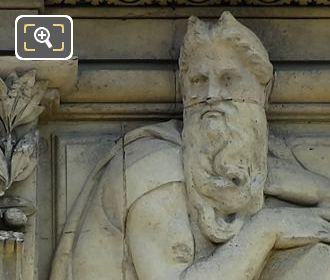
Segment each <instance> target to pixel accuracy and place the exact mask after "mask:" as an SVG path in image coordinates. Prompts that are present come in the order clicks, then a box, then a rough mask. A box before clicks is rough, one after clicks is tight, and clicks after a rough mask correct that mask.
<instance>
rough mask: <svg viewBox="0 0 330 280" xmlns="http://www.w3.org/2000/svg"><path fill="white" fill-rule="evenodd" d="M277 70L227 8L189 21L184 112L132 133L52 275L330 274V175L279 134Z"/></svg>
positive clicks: (108, 165) (110, 159) (147, 278)
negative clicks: (272, 125) (268, 110)
mask: <svg viewBox="0 0 330 280" xmlns="http://www.w3.org/2000/svg"><path fill="white" fill-rule="evenodd" d="M272 80H273V67H272V65H271V63H270V62H269V58H268V54H267V52H266V50H265V49H264V47H263V45H262V43H261V42H260V41H259V39H258V38H257V37H256V36H255V35H254V34H253V33H252V32H251V31H250V30H248V29H247V28H246V27H244V26H243V25H241V24H240V23H239V22H237V21H236V20H235V19H234V18H233V17H232V16H231V14H230V13H228V12H225V13H224V14H223V15H222V16H221V18H220V20H219V21H218V22H217V23H216V24H214V25H213V24H209V23H205V22H202V21H200V20H199V19H197V18H194V17H192V18H190V19H189V22H188V31H187V34H186V37H185V40H184V45H183V47H182V50H181V56H180V81H181V91H182V95H183V104H184V116H183V131H182V137H181V123H180V122H179V121H173V120H172V121H169V122H166V123H160V124H155V125H151V126H146V127H142V128H139V129H136V130H133V131H131V132H129V133H127V134H126V135H125V136H124V137H123V138H122V140H121V141H119V142H118V143H117V144H116V145H115V146H114V147H113V149H112V152H111V154H110V155H107V156H106V157H105V158H104V159H103V160H102V161H101V162H100V163H99V164H98V165H97V166H96V167H95V169H94V171H93V172H92V174H91V175H90V176H89V179H88V180H87V182H86V184H85V185H84V187H83V189H82V191H81V193H80V194H79V196H78V198H77V200H76V202H75V204H74V206H73V208H72V209H71V212H70V215H69V217H68V219H67V223H66V225H65V226H64V228H63V233H62V236H61V239H60V242H59V244H58V248H57V250H56V254H55V257H54V261H53V266H52V272H51V276H50V279H51V280H69V279H70V280H71V279H81V280H85V279H86V280H87V279H115V280H118V279H125V280H128V279H130V280H132V279H136V280H137V279H139V280H153V279H157V280H161V279H164V280H165V279H166V280H170V279H171V280H172V279H178V280H179V279H181V280H183V279H184V280H192V279H194V280H195V279H196V280H200V279H210V280H211V279H225V280H257V279H260V280H265V279H268V280H275V279H283V280H298V279H299V280H302V279H320V280H321V279H322V280H323V279H324V280H327V279H330V269H329V263H330V248H329V247H328V245H325V244H322V243H330V223H329V221H330V208H329V207H330V180H329V179H328V178H327V177H325V176H321V175H319V174H316V173H313V172H312V171H309V170H307V169H306V168H305V167H304V166H303V165H301V164H300V163H299V161H298V160H297V159H296V157H295V155H294V153H293V152H292V151H291V150H290V148H288V147H287V145H286V143H285V142H284V141H283V140H281V139H278V138H276V137H273V136H269V137H268V129H267V120H266V115H265V106H267V101H268V95H269V94H270V91H271V86H272Z"/></svg>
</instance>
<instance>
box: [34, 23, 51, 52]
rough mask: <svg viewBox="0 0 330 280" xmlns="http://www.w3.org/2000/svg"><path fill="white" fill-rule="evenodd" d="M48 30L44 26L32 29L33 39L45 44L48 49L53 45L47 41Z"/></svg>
mask: <svg viewBox="0 0 330 280" xmlns="http://www.w3.org/2000/svg"><path fill="white" fill-rule="evenodd" d="M49 37H50V32H49V30H48V29H47V28H46V27H38V28H37V29H36V30H35V31H34V39H35V40H36V41H37V42H38V43H41V44H44V43H45V44H46V45H47V47H48V48H49V49H51V48H52V47H53V45H52V43H51V42H50V41H49Z"/></svg>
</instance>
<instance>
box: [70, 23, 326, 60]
mask: <svg viewBox="0 0 330 280" xmlns="http://www.w3.org/2000/svg"><path fill="white" fill-rule="evenodd" d="M241 21H242V22H243V23H244V24H246V25H247V26H249V27H250V28H251V29H252V30H253V31H254V32H255V33H256V34H257V35H258V36H259V37H260V39H261V41H262V42H263V44H264V45H265V47H266V49H267V50H268V51H269V54H270V58H271V60H275V61H281V60H284V61H328V60H329V56H328V49H327V46H328V44H329V36H330V31H329V29H328V28H327V26H328V24H329V19H241ZM74 23H75V24H74V34H75V38H76V39H75V41H74V50H75V51H74V54H75V55H77V56H79V58H80V59H123V60H127V59H128V60H136V59H150V60H151V59H153V60H155V59H165V60H176V59H177V58H178V57H179V51H180V46H181V44H182V40H183V36H184V33H185V31H186V20H185V19H176V20H171V19H144V20H143V19H128V20H125V21H123V20H120V19H93V20H90V19H75V20H74ZM96 29H97V30H98V32H97V33H95V32H94V31H95V30H96ZM145 30H148V32H145ZM91 38H93V39H92V40H91ZM306 38H309V40H308V44H306Z"/></svg>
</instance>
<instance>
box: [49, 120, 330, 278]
mask: <svg viewBox="0 0 330 280" xmlns="http://www.w3.org/2000/svg"><path fill="white" fill-rule="evenodd" d="M274 143H275V144H274V145H273V146H272V153H271V154H272V157H271V158H270V164H269V166H270V172H273V173H274V174H275V177H276V176H278V174H281V172H282V171H283V170H281V169H283V166H284V168H285V170H286V173H287V172H290V171H292V172H293V173H294V174H293V175H292V181H294V180H295V176H301V175H302V174H304V172H309V171H305V170H303V169H301V168H298V167H296V166H294V165H292V164H290V163H285V162H286V160H282V159H279V158H278V157H276V156H278V155H280V154H282V155H283V153H281V151H279V150H280V149H283V147H281V145H278V144H276V141H274ZM274 146H275V148H274ZM276 147H277V148H276ZM276 149H278V153H277V151H276ZM274 154H275V156H274ZM282 161H283V162H284V163H283V164H284V165H283V164H279V163H281V162H282ZM285 164H287V165H285ZM272 168H273V170H272ZM279 171H280V172H279ZM299 172H300V173H299ZM286 175H287V174H284V175H283V176H284V177H285V176H286ZM307 175H308V176H310V174H307ZM273 177H274V176H273ZM168 184H171V187H169V188H168V189H169V190H171V188H172V189H173V191H175V193H176V194H175V197H169V196H170V195H169V196H168V194H167V193H166V192H165V193H164V196H163V197H162V199H163V201H164V203H165V204H166V203H167V202H166V201H167V200H168V201H171V202H170V203H171V204H170V206H171V207H168V208H167V213H166V216H164V213H161V216H160V217H159V218H160V219H162V220H163V221H164V220H165V223H166V222H167V226H168V228H170V229H171V230H172V231H171V232H170V234H168V232H161V231H160V232H159V238H164V240H165V241H164V246H165V247H166V248H171V250H167V249H166V248H165V250H167V251H166V252H167V253H168V254H169V256H168V257H169V261H178V265H179V266H180V265H182V267H187V266H189V265H190V264H192V263H193V262H194V255H195V253H194V240H193V235H192V232H191V228H190V225H189V219H188V214H187V209H186V197H185V186H184V176H183V168H182V151H181V122H179V121H174V120H172V121H169V122H165V123H159V124H155V125H151V126H146V127H142V128H138V129H135V130H133V131H131V132H129V133H127V134H126V135H125V136H124V137H123V138H122V139H120V140H119V141H118V142H117V143H116V145H115V146H114V147H113V148H112V150H111V153H110V154H109V155H106V156H105V158H104V159H103V160H101V161H100V162H99V163H98V164H97V166H96V167H95V168H94V170H93V171H92V173H91V174H90V176H89V178H88V180H87V181H86V183H85V185H84V186H83V188H82V190H81V193H80V194H79V196H78V198H77V200H76V201H75V204H74V205H73V207H72V209H71V212H70V214H69V216H68V218H67V222H66V225H65V226H64V229H63V232H62V236H61V238H60V241H59V244H58V247H57V250H56V254H55V257H54V260H53V265H52V272H51V276H50V280H73V279H79V280H91V279H98V280H103V279H104V280H105V279H111V280H137V279H139V280H143V278H141V277H140V276H141V275H143V273H142V272H140V271H141V266H145V265H147V264H148V256H147V255H145V256H135V259H134V257H133V259H132V248H129V246H127V244H128V242H127V236H125V232H126V222H127V216H128V215H129V212H130V209H132V207H134V205H135V204H136V202H137V201H139V200H141V199H143V198H144V197H145V196H147V195H151V194H152V193H153V192H156V191H159V190H161V189H162V186H166V185H168ZM266 201H267V200H266ZM270 201H271V204H273V205H275V206H273V207H279V206H283V205H284V206H286V205H287V203H284V202H277V201H275V203H274V200H273V199H271V200H270ZM163 206H164V205H159V209H160V210H159V211H160V212H161V211H163V210H164V209H161V208H162V207H163ZM172 206H173V207H172ZM164 207H165V208H166V205H165V206H164ZM164 207H163V208H164ZM158 214H159V213H158V209H155V213H154V215H155V216H157V215H158ZM178 217H179V218H178ZM174 219H177V220H176V221H175V222H174V223H173V222H172V221H173V220H174ZM178 219H179V220H178ZM173 225H174V226H173ZM141 230H142V231H143V229H141ZM142 234H143V233H142ZM150 242H152V240H151V241H150ZM178 244H179V245H178ZM177 245H178V246H177ZM173 248H174V249H173ZM133 255H134V254H133ZM311 259H312V260H313V261H310V260H311ZM325 259H326V260H325ZM283 260H287V261H286V262H285V261H283ZM288 260H289V261H288ZM329 264H330V250H329V248H328V246H326V245H313V246H308V247H302V248H298V249H291V250H286V251H282V252H276V253H274V254H273V255H272V256H270V260H269V261H268V264H265V267H264V269H263V271H264V272H263V273H261V275H260V276H258V277H257V278H256V279H261V280H266V279H269V280H271V279H272V280H275V279H284V280H286V279H287V280H298V279H299V280H302V279H301V270H302V269H303V270H304V271H306V273H305V275H306V277H309V276H308V275H313V271H318V275H324V278H323V279H324V280H329V279H330V270H329ZM292 266H296V268H295V269H290V270H289V269H288V267H290V268H292ZM179 268H180V267H179ZM144 269H146V268H144ZM142 270H143V269H142ZM294 271H300V273H296V274H295V273H294ZM270 275H271V276H270ZM314 275H316V274H314ZM219 279H221V277H220V276H219ZM306 279H312V278H306ZM323 279H320V280H323Z"/></svg>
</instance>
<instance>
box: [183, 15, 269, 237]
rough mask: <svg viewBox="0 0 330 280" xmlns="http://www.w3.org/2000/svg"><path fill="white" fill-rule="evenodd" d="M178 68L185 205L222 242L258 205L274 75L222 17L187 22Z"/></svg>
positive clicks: (254, 45) (247, 38)
mask: <svg viewBox="0 0 330 280" xmlns="http://www.w3.org/2000/svg"><path fill="white" fill-rule="evenodd" d="M179 63H180V81H181V92H182V96H183V104H184V130H183V143H184V171H185V177H186V184H187V191H188V194H189V200H190V202H191V204H193V206H194V207H195V208H196V209H197V212H198V216H199V217H198V218H199V227H200V229H201V231H202V232H203V233H204V235H206V236H207V237H208V238H209V239H210V240H211V241H213V242H224V241H226V240H228V239H229V238H230V237H232V236H233V235H234V234H236V233H237V232H238V231H239V230H240V227H241V226H242V224H243V221H244V219H245V218H246V217H249V216H251V215H253V214H255V213H256V212H257V211H259V210H260V208H261V207H262V205H263V187H264V183H265V180H266V177H267V149H268V148H267V138H268V137H267V120H266V115H265V106H266V104H267V97H268V91H269V89H270V84H271V81H272V77H273V68H272V65H271V63H270V61H269V58H268V54H267V51H266V50H265V48H264V47H263V45H262V43H261V42H260V40H259V39H258V38H257V37H256V35H255V34H253V33H252V31H250V30H249V29H247V28H246V27H245V26H243V25H242V24H240V23H239V22H238V21H236V20H235V19H234V17H233V16H232V15H231V14H230V13H228V12H225V13H223V15H222V16H221V18H220V20H219V21H218V22H217V23H216V24H215V25H211V24H209V23H205V22H202V21H200V20H199V19H197V18H190V20H189V22H188V31H187V34H186V36H185V40H184V45H183V47H182V49H181V55H180V62H179Z"/></svg>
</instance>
